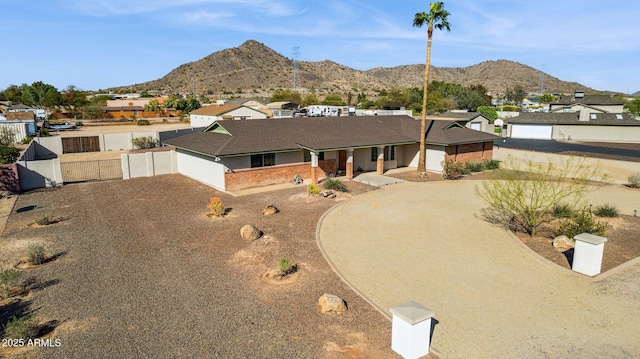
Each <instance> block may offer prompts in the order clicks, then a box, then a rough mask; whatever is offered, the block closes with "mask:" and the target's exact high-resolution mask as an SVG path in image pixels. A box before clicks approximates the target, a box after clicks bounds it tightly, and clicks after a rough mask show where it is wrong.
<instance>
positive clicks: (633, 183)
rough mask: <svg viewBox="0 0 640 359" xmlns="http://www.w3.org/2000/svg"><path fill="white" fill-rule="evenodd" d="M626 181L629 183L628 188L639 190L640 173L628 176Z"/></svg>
mask: <svg viewBox="0 0 640 359" xmlns="http://www.w3.org/2000/svg"><path fill="white" fill-rule="evenodd" d="M627 180H628V181H629V187H632V188H640V172H638V173H632V174H630V175H629V177H627Z"/></svg>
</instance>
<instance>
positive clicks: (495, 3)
mask: <svg viewBox="0 0 640 359" xmlns="http://www.w3.org/2000/svg"><path fill="white" fill-rule="evenodd" d="M444 4H445V9H447V10H448V11H449V12H450V13H451V16H450V17H449V22H450V24H451V32H448V33H447V32H436V33H435V35H434V43H433V50H432V58H431V60H432V65H434V66H439V67H465V66H470V65H474V64H477V63H480V62H483V61H487V60H499V59H507V60H512V61H517V62H519V63H522V64H525V65H528V66H531V67H533V68H536V69H541V70H543V71H545V72H546V73H548V74H550V75H551V76H555V77H558V78H560V79H561V80H564V81H576V82H579V83H581V84H583V85H586V86H589V87H592V88H595V89H597V90H610V91H618V92H625V93H626V92H627V91H630V92H632V93H633V92H636V91H640V26H638V15H640V1H629V0H624V1H623V0H610V1H607V2H602V1H594V0H581V1H574V0H562V1H558V0H556V1H547V0H538V1H513V0H509V1H507V0H504V1H503V0H476V1H465V0H452V1H445V2H444ZM428 7H429V1H414V0H400V1H381V0H363V1H360V0H322V1H316V0H298V1H295V0H155V1H151V0H149V1H146V0H46V1H43V0H38V1H35V0H0V33H2V34H3V35H4V37H3V39H4V44H3V45H4V46H3V50H2V51H1V52H0V64H1V68H2V76H0V89H5V88H6V87H7V86H9V85H11V84H17V85H19V84H21V83H27V84H31V83H32V82H34V81H43V82H45V83H49V84H52V85H54V86H56V87H57V88H58V89H64V88H66V87H67V86H68V85H75V86H77V87H78V88H80V89H83V90H98V89H104V88H108V87H114V86H124V85H130V84H134V83H140V82H145V81H150V80H154V79H157V78H160V77H162V76H164V75H165V74H167V73H168V72H169V71H171V70H172V69H174V68H175V67H177V66H179V65H181V64H183V63H186V62H191V61H196V60H198V59H200V58H203V57H205V56H207V55H209V54H211V53H213V52H216V51H219V50H222V49H225V48H230V47H237V46H240V45H241V44H242V43H244V42H245V41H246V40H249V39H253V40H257V41H259V42H262V43H264V44H265V45H267V46H269V47H271V48H272V49H274V50H276V51H277V52H279V53H280V54H282V55H284V56H287V57H291V56H292V53H293V48H294V47H296V46H298V47H299V53H300V56H299V59H300V60H303V61H322V60H325V59H329V60H332V61H335V62H337V63H340V64H342V65H346V66H349V67H352V68H355V69H359V70H368V69H371V68H375V67H393V66H399V65H409V64H418V63H424V57H425V46H426V30H425V28H422V29H419V28H414V27H413V26H412V22H413V17H414V15H415V13H416V12H420V11H428Z"/></svg>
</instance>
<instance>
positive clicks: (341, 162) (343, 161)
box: [337, 151, 347, 171]
mask: <svg viewBox="0 0 640 359" xmlns="http://www.w3.org/2000/svg"><path fill="white" fill-rule="evenodd" d="M337 169H338V171H346V170H347V151H338V168H337Z"/></svg>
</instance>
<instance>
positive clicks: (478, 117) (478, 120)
mask: <svg viewBox="0 0 640 359" xmlns="http://www.w3.org/2000/svg"><path fill="white" fill-rule="evenodd" d="M429 117H431V116H429ZM431 118H433V119H437V120H441V119H444V120H449V121H456V122H458V123H459V124H461V125H464V127H466V128H470V129H472V130H476V131H482V132H487V133H493V127H494V126H493V125H492V124H491V121H490V120H489V119H488V118H487V117H485V116H484V115H483V114H481V113H478V112H458V111H446V112H444V113H442V114H441V115H439V116H436V117H431Z"/></svg>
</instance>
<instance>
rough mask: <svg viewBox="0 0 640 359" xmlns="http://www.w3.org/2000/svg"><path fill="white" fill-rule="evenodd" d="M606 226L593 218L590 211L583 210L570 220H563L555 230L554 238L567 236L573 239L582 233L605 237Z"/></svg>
mask: <svg viewBox="0 0 640 359" xmlns="http://www.w3.org/2000/svg"><path fill="white" fill-rule="evenodd" d="M605 229H606V224H603V223H600V222H598V221H597V220H596V219H594V218H593V214H592V213H591V211H589V210H585V209H583V210H581V211H579V212H578V213H576V215H575V216H573V217H572V218H570V219H565V220H563V221H562V222H561V223H560V224H559V225H558V226H557V227H556V228H555V229H554V230H553V235H554V236H560V235H563V234H564V235H565V236H567V237H569V238H573V237H575V236H576V235H578V234H580V233H591V234H595V235H597V236H602V235H604V232H605Z"/></svg>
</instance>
